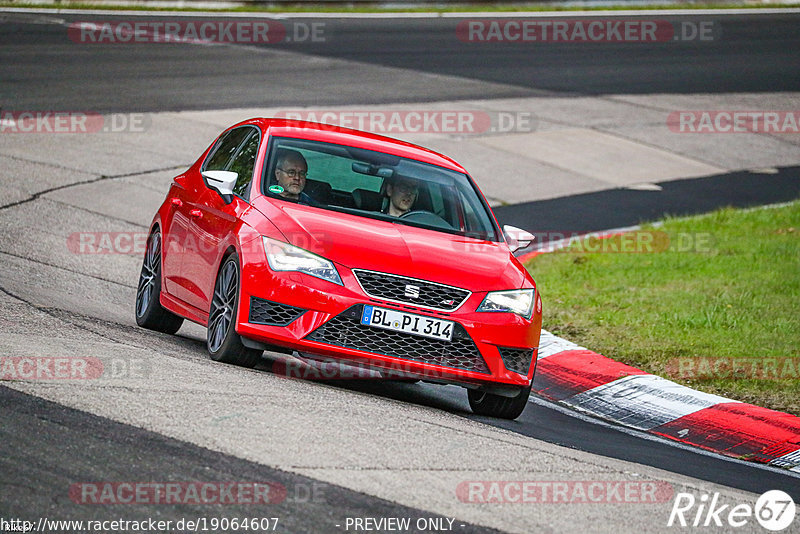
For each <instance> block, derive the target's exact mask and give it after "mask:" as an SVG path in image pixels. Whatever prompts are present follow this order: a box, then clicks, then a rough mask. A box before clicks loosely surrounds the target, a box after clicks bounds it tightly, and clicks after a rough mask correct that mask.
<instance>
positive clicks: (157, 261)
mask: <svg viewBox="0 0 800 534" xmlns="http://www.w3.org/2000/svg"><path fill="white" fill-rule="evenodd" d="M160 295H161V232H160V231H158V230H156V231H154V232H153V233H152V234H150V238H149V239H148V240H147V250H146V251H145V253H144V261H143V262H142V273H141V274H140V275H139V287H138V288H137V289H136V324H138V325H139V326H141V327H143V328H149V329H150V330H156V331H158V332H163V333H165V334H174V333H175V332H177V331H178V329H179V328H180V327H181V325H182V324H183V317H178V316H177V315H175V314H174V313H172V312H170V311H167V310H165V309H164V308H163V307H162V306H161V302H160V301H159V296H160Z"/></svg>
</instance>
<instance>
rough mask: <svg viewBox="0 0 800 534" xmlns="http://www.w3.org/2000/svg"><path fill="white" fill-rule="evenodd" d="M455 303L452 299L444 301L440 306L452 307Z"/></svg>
mask: <svg viewBox="0 0 800 534" xmlns="http://www.w3.org/2000/svg"><path fill="white" fill-rule="evenodd" d="M455 303H456V301H455V300H453V299H445V300H443V301H442V306H452V305H453V304H455Z"/></svg>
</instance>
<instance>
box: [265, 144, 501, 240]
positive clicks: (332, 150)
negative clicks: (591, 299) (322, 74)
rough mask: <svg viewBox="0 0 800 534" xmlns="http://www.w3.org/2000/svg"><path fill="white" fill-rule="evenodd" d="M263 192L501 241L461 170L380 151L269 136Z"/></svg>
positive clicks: (486, 209) (477, 196) (488, 215)
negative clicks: (269, 142) (452, 169)
mask: <svg viewBox="0 0 800 534" xmlns="http://www.w3.org/2000/svg"><path fill="white" fill-rule="evenodd" d="M303 178H305V180H304V183H303ZM262 189H263V191H262V193H263V194H265V195H267V196H270V197H273V198H278V199H283V200H287V199H288V200H293V201H296V202H300V203H302V204H308V205H310V206H314V207H317V208H321V209H326V210H332V211H339V212H346V213H351V214H354V215H358V216H361V217H369V218H372V219H381V220H387V221H392V222H395V223H398V224H406V225H409V226H417V227H421V228H426V229H430V230H435V231H440V232H447V233H451V234H457V235H463V236H468V237H473V238H477V239H483V240H489V241H498V240H499V238H498V236H499V232H498V230H497V225H496V223H495V222H494V218H493V217H492V216H491V214H490V211H489V207H488V205H487V204H486V201H485V200H484V199H483V197H482V196H481V195H480V194H479V193H478V191H477V189H476V188H475V186H474V184H473V183H472V181H471V179H470V178H469V177H468V176H467V175H465V174H463V173H459V172H455V171H451V170H449V169H445V168H443V167H438V166H435V165H430V164H427V163H422V162H420V161H416V160H412V159H408V158H403V157H400V156H394V155H391V154H385V153H382V152H376V151H372V150H365V149H361V148H356V147H349V146H344V145H335V144H331V143H322V142H318V141H306V140H300V139H292V138H275V139H273V142H272V145H271V150H270V153H269V156H268V160H267V164H266V165H264V178H263V180H262Z"/></svg>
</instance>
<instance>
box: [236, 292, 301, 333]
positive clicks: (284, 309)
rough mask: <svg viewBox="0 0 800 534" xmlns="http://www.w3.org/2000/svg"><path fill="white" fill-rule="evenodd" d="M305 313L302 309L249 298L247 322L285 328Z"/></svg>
mask: <svg viewBox="0 0 800 534" xmlns="http://www.w3.org/2000/svg"><path fill="white" fill-rule="evenodd" d="M305 311H306V310H304V309H303V308H295V307H294V306H289V305H287V304H280V303H278V302H271V301H269V300H264V299H260V298H258V297H250V318H249V319H248V322H250V323H253V324H264V325H269V326H287V325H288V324H290V323H291V322H292V321H294V320H295V319H297V318H298V317H300V316H301V315H303V313H305Z"/></svg>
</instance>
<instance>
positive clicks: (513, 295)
mask: <svg viewBox="0 0 800 534" xmlns="http://www.w3.org/2000/svg"><path fill="white" fill-rule="evenodd" d="M535 292H536V290H535V289H517V290H514V291H492V292H491V293H489V294H488V295H486V298H485V299H483V302H481V305H480V306H478V311H479V312H511V313H516V314H517V315H521V316H522V317H524V318H526V319H530V318H531V314H532V313H533V296H534V293H535Z"/></svg>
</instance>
